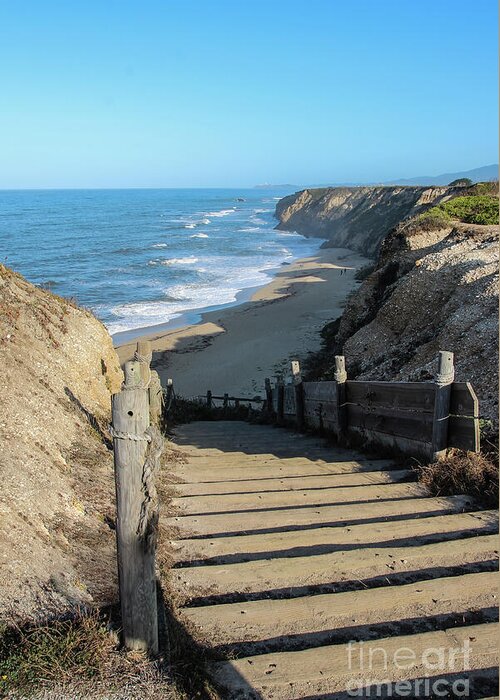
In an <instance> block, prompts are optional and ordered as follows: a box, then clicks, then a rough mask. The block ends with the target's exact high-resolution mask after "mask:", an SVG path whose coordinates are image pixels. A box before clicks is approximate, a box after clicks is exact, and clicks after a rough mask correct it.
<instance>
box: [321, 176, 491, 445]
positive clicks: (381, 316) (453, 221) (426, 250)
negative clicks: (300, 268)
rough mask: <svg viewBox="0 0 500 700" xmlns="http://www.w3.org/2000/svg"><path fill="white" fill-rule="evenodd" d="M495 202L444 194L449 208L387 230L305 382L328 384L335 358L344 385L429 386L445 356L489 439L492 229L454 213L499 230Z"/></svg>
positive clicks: (480, 191) (485, 191) (473, 192)
mask: <svg viewBox="0 0 500 700" xmlns="http://www.w3.org/2000/svg"><path fill="white" fill-rule="evenodd" d="M412 189H413V188H412ZM436 189H437V188H434V190H436ZM497 193H498V184H495V185H488V186H487V187H486V185H477V186H475V187H473V188H470V189H468V190H462V192H461V196H460V197H455V198H452V197H450V196H448V195H450V191H449V190H448V195H445V196H446V197H447V200H446V201H447V204H444V205H442V206H438V207H433V208H431V209H430V210H428V211H426V212H425V213H424V214H420V215H418V214H417V215H416V216H412V217H410V218H404V219H403V220H402V221H400V222H399V223H398V224H397V225H396V226H394V227H393V228H392V229H391V230H390V231H389V232H388V234H387V235H386V236H385V237H384V238H383V239H382V240H381V242H380V246H379V249H380V250H379V254H378V256H377V259H376V261H375V263H374V264H373V265H372V266H370V267H367V268H366V269H365V271H364V272H363V273H362V274H360V275H358V280H359V282H360V286H359V287H358V289H357V290H356V291H355V292H354V293H352V294H351V295H350V297H349V299H348V300H347V304H346V307H345V309H344V312H343V314H342V316H341V317H340V318H339V319H337V320H335V321H333V322H331V323H330V324H327V325H326V326H325V327H324V329H323V331H322V337H323V349H322V351H321V352H320V353H314V354H311V356H310V357H309V360H308V375H309V378H311V379H316V378H320V377H321V378H331V377H332V375H333V367H332V363H333V356H334V355H336V354H343V355H345V357H346V363H347V369H348V374H349V376H350V378H351V379H359V380H363V379H367V380H368V379H370V380H392V381H428V380H431V379H433V377H434V374H435V371H436V357H437V353H438V351H439V350H451V351H452V352H454V353H455V361H456V378H457V380H458V381H465V380H468V381H471V383H472V385H473V386H474V389H475V390H476V392H477V394H478V397H479V402H480V410H481V417H482V418H484V419H486V420H487V421H488V422H489V423H488V424H487V425H485V426H484V428H485V430H486V433H487V432H488V425H489V427H490V429H493V428H495V427H496V426H497V425H498V378H497V367H498V225H496V224H495V225H486V224H485V225H481V224H475V223H470V222H467V221H464V220H462V221H460V220H459V217H458V215H456V212H459V213H460V212H461V211H465V210H466V208H467V207H468V208H469V210H470V211H472V209H471V208H472V207H475V208H476V209H474V212H475V214H474V216H471V215H470V213H469V214H466V215H465V216H462V219H464V218H476V220H485V221H487V220H490V219H491V220H495V221H498V194H497ZM367 197H368V201H367V202H365V203H364V204H363V203H362V202H359V207H360V208H361V209H364V210H365V211H368V210H369V207H370V204H371V202H372V196H371V193H370V192H368V193H367ZM440 198H441V202H443V201H445V200H444V199H443V196H442V195H440ZM464 207H465V209H464ZM478 207H479V209H478ZM485 207H486V209H485ZM485 211H487V216H486V217H485V215H484V212H485ZM448 212H451V213H452V214H453V216H451V215H450V214H449V213H448ZM332 216H333V214H332ZM333 218H334V217H333ZM338 218H340V215H338ZM321 225H324V219H323V217H322V220H321ZM381 228H382V227H381ZM381 228H380V230H381ZM363 235H364V234H363V230H361V231H356V232H355V233H353V235H352V238H351V240H352V239H355V240H357V241H358V245H362V238H363ZM366 235H367V236H368V237H371V234H370V233H369V232H368V233H367V234H366ZM336 236H337V234H336V233H335V232H334V233H333V235H332V238H331V240H332V239H333V240H336V239H337V238H336ZM373 240H374V238H372V241H373ZM372 241H370V242H369V245H370V246H371V245H372ZM346 244H347V243H346ZM351 245H352V243H351Z"/></svg>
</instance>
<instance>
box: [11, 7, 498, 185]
mask: <svg viewBox="0 0 500 700" xmlns="http://www.w3.org/2000/svg"><path fill="white" fill-rule="evenodd" d="M497 121H498V95H497V3H496V0H475V1H471V0H308V1H307V2H305V1H304V0H135V1H131V0H85V1H84V0H71V1H68V0H60V1H59V2H56V1H55V0H43V1H41V0H0V187H1V188H23V187H189V186H193V187H196V186H201V187H204V186H207V187H208V186H214V187H217V186H239V187H241V186H245V185H249V186H251V185H254V184H256V183H261V182H266V181H267V182H272V183H280V182H286V183H293V184H307V183H326V182H341V181H383V180H388V179H391V178H395V177H412V176H416V175H422V174H438V173H441V172H447V171H458V170H467V169H469V168H474V167H478V166H481V165H486V164H489V163H494V162H496V161H497V151H498V141H497V138H498V136H497V134H498V130H497Z"/></svg>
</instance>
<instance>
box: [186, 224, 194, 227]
mask: <svg viewBox="0 0 500 700" xmlns="http://www.w3.org/2000/svg"><path fill="white" fill-rule="evenodd" d="M184 228H196V224H185V226H184Z"/></svg>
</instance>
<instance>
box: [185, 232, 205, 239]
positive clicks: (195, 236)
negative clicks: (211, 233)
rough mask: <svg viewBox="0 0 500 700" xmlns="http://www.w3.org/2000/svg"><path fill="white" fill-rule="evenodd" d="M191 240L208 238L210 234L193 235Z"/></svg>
mask: <svg viewBox="0 0 500 700" xmlns="http://www.w3.org/2000/svg"><path fill="white" fill-rule="evenodd" d="M189 238H208V233H193V235H192V236H189Z"/></svg>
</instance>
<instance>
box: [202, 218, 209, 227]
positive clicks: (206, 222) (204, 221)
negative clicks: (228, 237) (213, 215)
mask: <svg viewBox="0 0 500 700" xmlns="http://www.w3.org/2000/svg"><path fill="white" fill-rule="evenodd" d="M201 223H202V224H204V225H205V226H208V224H209V223H210V219H202V220H201Z"/></svg>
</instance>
